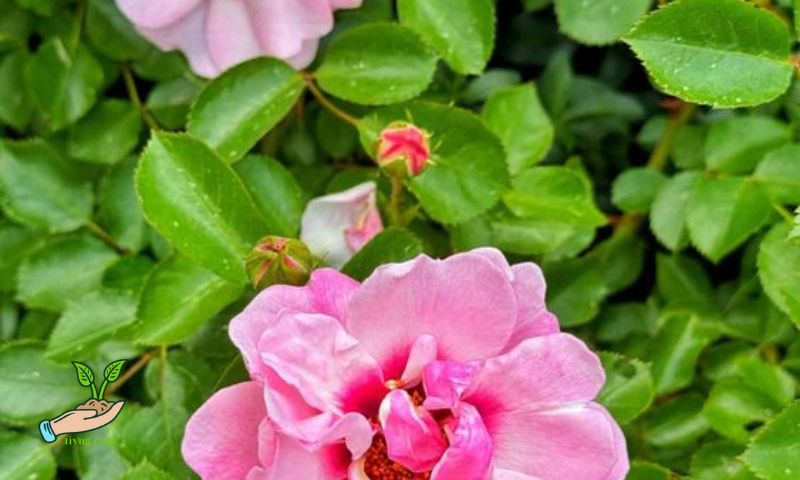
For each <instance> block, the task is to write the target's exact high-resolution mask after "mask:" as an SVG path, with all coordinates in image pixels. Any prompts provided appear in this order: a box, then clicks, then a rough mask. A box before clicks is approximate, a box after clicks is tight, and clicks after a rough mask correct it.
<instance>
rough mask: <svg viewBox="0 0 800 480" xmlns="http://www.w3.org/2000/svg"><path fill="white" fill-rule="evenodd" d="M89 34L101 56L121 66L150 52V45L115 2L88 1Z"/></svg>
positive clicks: (102, 0)
mask: <svg viewBox="0 0 800 480" xmlns="http://www.w3.org/2000/svg"><path fill="white" fill-rule="evenodd" d="M86 33H87V34H88V35H89V40H91V42H92V46H94V48H96V49H97V50H98V51H100V53H102V54H103V55H105V56H107V57H108V58H111V59H112V60H117V61H120V62H125V61H129V60H136V59H138V58H139V57H141V56H142V55H144V54H145V52H147V49H148V44H147V41H146V40H145V39H144V38H143V37H142V36H141V35H139V33H138V32H136V28H135V27H134V26H133V24H132V23H131V22H130V21H129V20H128V19H127V18H126V17H125V15H123V14H122V12H120V11H119V9H118V8H117V5H116V3H115V2H109V1H108V0H89V7H88V10H87V12H86Z"/></svg>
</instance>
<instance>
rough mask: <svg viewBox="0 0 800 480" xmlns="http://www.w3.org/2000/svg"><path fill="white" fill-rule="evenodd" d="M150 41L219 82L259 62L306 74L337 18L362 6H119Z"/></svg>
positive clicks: (234, 1) (162, 2)
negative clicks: (264, 59)
mask: <svg viewBox="0 0 800 480" xmlns="http://www.w3.org/2000/svg"><path fill="white" fill-rule="evenodd" d="M116 1H117V5H118V6H119V9H120V10H121V11H122V13H124V14H125V16H127V17H128V18H129V19H130V20H131V21H132V22H133V23H134V25H135V26H136V29H137V30H138V31H139V33H141V34H142V35H143V36H144V37H146V38H147V39H149V40H150V41H151V42H153V43H155V44H156V45H157V46H158V47H159V48H161V49H162V50H176V49H177V50H181V51H183V53H185V54H186V56H187V57H188V58H189V63H190V64H191V67H192V70H194V71H195V73H197V74H198V75H202V76H204V77H215V76H217V75H219V74H220V73H222V72H223V71H224V70H226V69H228V68H230V67H232V66H234V65H236V64H238V63H241V62H244V61H245V60H249V59H251V58H255V57H261V56H268V57H277V58H280V59H283V60H285V61H286V62H288V63H289V64H291V65H293V66H294V67H295V68H304V67H306V66H307V65H308V64H309V63H311V61H312V60H314V55H315V54H316V52H317V46H318V44H319V39H320V38H321V37H323V36H325V35H326V34H328V32H330V31H331V29H333V12H334V10H337V9H341V8H356V7H358V6H360V5H361V1H362V0H116Z"/></svg>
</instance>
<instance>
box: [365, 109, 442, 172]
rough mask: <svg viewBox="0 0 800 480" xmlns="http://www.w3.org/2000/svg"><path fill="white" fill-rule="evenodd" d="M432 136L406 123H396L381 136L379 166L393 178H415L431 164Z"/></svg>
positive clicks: (378, 156)
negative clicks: (430, 142)
mask: <svg viewBox="0 0 800 480" xmlns="http://www.w3.org/2000/svg"><path fill="white" fill-rule="evenodd" d="M429 137H430V134H429V133H428V132H426V131H425V130H423V129H421V128H419V127H417V126H415V125H412V124H410V123H406V122H394V123H392V124H390V125H389V126H388V127H386V128H385V129H384V130H383V131H382V132H381V134H380V138H379V139H378V148H377V152H378V153H377V158H376V159H377V162H378V165H379V166H380V167H381V168H382V169H384V170H385V171H386V172H387V173H388V174H389V175H391V176H401V177H404V176H415V175H419V174H420V173H422V171H423V170H424V169H425V167H427V165H428V164H429V163H430V159H431V149H430V146H429V145H428V138H429Z"/></svg>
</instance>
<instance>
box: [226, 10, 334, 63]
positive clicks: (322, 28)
mask: <svg viewBox="0 0 800 480" xmlns="http://www.w3.org/2000/svg"><path fill="white" fill-rule="evenodd" d="M238 1H242V0H238ZM242 3H243V4H245V5H246V7H247V9H248V11H249V12H250V15H251V18H252V22H253V25H254V27H255V32H254V33H255V38H256V39H257V41H258V44H259V45H260V48H261V50H262V51H263V52H264V53H265V54H266V55H271V56H275V57H279V58H289V57H293V56H295V55H297V54H298V53H300V52H301V50H303V48H304V44H305V42H306V40H309V39H317V38H319V37H322V36H324V35H326V34H327V33H328V32H330V31H331V29H333V10H332V8H331V6H330V4H329V3H328V0H293V1H291V2H276V1H274V0H244V1H243V2H242Z"/></svg>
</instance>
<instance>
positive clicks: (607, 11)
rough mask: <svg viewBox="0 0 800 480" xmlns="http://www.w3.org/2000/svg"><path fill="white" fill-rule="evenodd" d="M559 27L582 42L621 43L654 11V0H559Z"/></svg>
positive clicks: (557, 3)
mask: <svg viewBox="0 0 800 480" xmlns="http://www.w3.org/2000/svg"><path fill="white" fill-rule="evenodd" d="M555 4H556V15H557V16H558V25H559V26H560V27H561V30H562V31H563V32H564V33H566V34H567V35H569V36H570V37H572V38H574V39H575V40H577V41H578V42H581V43H585V44H588V45H603V44H608V43H612V42H615V41H617V40H618V39H619V38H620V37H621V36H622V35H624V34H625V33H626V32H627V31H628V30H630V29H631V27H633V25H634V24H635V23H636V22H637V21H639V19H640V18H641V17H642V16H644V14H645V13H647V11H648V10H649V9H650V5H651V4H652V0H594V1H585V0H555Z"/></svg>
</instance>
